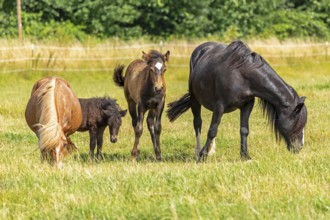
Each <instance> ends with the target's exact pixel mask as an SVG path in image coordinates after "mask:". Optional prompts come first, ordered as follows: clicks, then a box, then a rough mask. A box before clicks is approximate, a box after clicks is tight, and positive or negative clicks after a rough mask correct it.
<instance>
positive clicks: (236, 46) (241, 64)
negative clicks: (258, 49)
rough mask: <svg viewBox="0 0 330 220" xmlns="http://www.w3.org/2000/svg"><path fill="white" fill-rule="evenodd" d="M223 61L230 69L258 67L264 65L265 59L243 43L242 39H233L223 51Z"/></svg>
mask: <svg viewBox="0 0 330 220" xmlns="http://www.w3.org/2000/svg"><path fill="white" fill-rule="evenodd" d="M222 57H223V62H225V63H226V64H227V66H228V67H230V68H232V69H237V68H245V69H246V68H248V69H250V68H259V67H261V66H262V65H264V64H265V63H266V62H265V60H264V59H263V58H262V57H261V56H260V55H259V54H257V53H255V52H253V51H251V49H250V48H249V47H248V46H247V45H245V44H244V43H243V42H242V41H239V40H238V41H233V42H232V43H230V44H229V45H228V46H227V47H226V48H225V50H224V52H223V55H222Z"/></svg>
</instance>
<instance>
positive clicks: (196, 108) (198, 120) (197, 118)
mask: <svg viewBox="0 0 330 220" xmlns="http://www.w3.org/2000/svg"><path fill="white" fill-rule="evenodd" d="M191 101H192V102H191V107H190V108H191V111H192V113H193V115H194V129H195V136H196V149H195V159H196V160H197V159H198V157H199V152H200V151H201V150H202V146H201V131H202V122H203V121H202V117H201V104H199V103H198V102H197V100H196V99H193V98H192V100H191Z"/></svg>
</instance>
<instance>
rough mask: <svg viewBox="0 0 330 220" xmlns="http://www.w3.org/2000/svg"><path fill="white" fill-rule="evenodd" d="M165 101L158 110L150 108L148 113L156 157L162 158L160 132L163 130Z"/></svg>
mask: <svg viewBox="0 0 330 220" xmlns="http://www.w3.org/2000/svg"><path fill="white" fill-rule="evenodd" d="M164 105H165V102H162V103H161V104H160V105H159V106H158V107H157V109H156V110H153V109H150V110H149V113H148V118H147V123H148V129H149V132H150V136H151V140H152V143H153V145H154V150H155V154H156V159H157V160H158V161H160V160H162V154H161V150H160V134H161V132H162V122H161V119H162V113H163V110H164Z"/></svg>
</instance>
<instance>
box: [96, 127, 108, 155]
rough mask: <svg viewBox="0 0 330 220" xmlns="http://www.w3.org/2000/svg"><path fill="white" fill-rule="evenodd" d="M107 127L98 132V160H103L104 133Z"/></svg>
mask: <svg viewBox="0 0 330 220" xmlns="http://www.w3.org/2000/svg"><path fill="white" fill-rule="evenodd" d="M105 128H106V127H102V128H99V129H98V130H97V152H96V158H97V159H98V160H103V159H104V157H103V154H102V145H103V133H104V129H105Z"/></svg>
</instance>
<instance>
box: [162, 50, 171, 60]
mask: <svg viewBox="0 0 330 220" xmlns="http://www.w3.org/2000/svg"><path fill="white" fill-rule="evenodd" d="M163 56H164V60H165V61H166V62H168V61H169V60H170V51H169V50H168V51H167V52H166V53H165V54H164V55H163Z"/></svg>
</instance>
